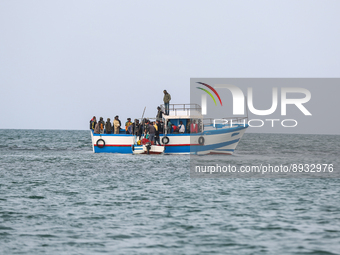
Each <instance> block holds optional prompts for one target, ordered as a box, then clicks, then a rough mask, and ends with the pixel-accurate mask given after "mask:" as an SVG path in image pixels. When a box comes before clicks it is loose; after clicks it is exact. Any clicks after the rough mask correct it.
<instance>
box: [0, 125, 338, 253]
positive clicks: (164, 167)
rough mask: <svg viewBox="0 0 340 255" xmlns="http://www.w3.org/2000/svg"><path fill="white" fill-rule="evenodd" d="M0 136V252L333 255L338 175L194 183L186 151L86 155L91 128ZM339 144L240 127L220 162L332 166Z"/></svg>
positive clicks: (324, 138)
mask: <svg viewBox="0 0 340 255" xmlns="http://www.w3.org/2000/svg"><path fill="white" fill-rule="evenodd" d="M0 137H1V143H0V254H35V255H38V254H339V253H340V185H339V184H340V182H339V179H338V178H314V179H310V178H284V179H283V178H275V179H272V178H266V179H263V178H232V179H230V178H216V179H201V178H200V179H197V178H191V177H190V171H189V168H190V167H189V165H190V157H189V156H187V155H181V156H175V155H154V156H153V155H120V154H94V153H93V152H92V147H91V138H90V131H58V130H0ZM339 144H340V136H331V135H284V134H251V133H246V134H245V135H244V136H243V138H242V140H241V142H240V143H239V145H238V147H237V150H236V151H235V154H234V155H232V156H223V157H224V158H223V160H224V161H225V162H229V163H230V162H231V163H232V164H235V165H242V164H249V162H257V163H260V162H264V163H267V164H273V165H274V164H280V163H282V162H286V161H287V160H288V159H294V161H295V162H297V163H298V162H299V161H300V160H304V161H305V162H310V163H317V162H320V163H326V164H334V166H335V170H336V171H338V166H339V155H340V153H339V152H340V151H339ZM287 162H288V161H287Z"/></svg>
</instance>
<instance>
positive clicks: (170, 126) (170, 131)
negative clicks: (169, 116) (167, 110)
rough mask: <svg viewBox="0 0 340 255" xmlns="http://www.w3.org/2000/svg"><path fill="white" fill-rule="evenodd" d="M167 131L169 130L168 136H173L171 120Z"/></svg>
mask: <svg viewBox="0 0 340 255" xmlns="http://www.w3.org/2000/svg"><path fill="white" fill-rule="evenodd" d="M167 130H168V132H167V133H168V134H171V133H172V123H171V121H170V120H169V121H168V124H167Z"/></svg>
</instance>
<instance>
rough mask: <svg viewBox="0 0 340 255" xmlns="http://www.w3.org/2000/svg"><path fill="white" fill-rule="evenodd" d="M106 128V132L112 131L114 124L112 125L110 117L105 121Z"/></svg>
mask: <svg viewBox="0 0 340 255" xmlns="http://www.w3.org/2000/svg"><path fill="white" fill-rule="evenodd" d="M105 129H106V134H111V133H112V125H111V121H110V118H107V121H106V123H105Z"/></svg>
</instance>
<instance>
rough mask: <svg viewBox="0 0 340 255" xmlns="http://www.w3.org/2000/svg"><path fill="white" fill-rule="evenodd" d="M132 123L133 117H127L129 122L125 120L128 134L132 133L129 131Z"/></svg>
mask: <svg viewBox="0 0 340 255" xmlns="http://www.w3.org/2000/svg"><path fill="white" fill-rule="evenodd" d="M131 125H132V122H131V118H127V122H125V132H126V133H127V134H131V133H130V132H129V126H131Z"/></svg>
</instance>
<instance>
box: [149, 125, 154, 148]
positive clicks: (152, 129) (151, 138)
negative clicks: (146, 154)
mask: <svg viewBox="0 0 340 255" xmlns="http://www.w3.org/2000/svg"><path fill="white" fill-rule="evenodd" d="M148 126H149V140H150V142H151V144H152V143H154V142H155V134H156V129H155V127H154V126H153V125H152V123H149V124H148Z"/></svg>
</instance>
